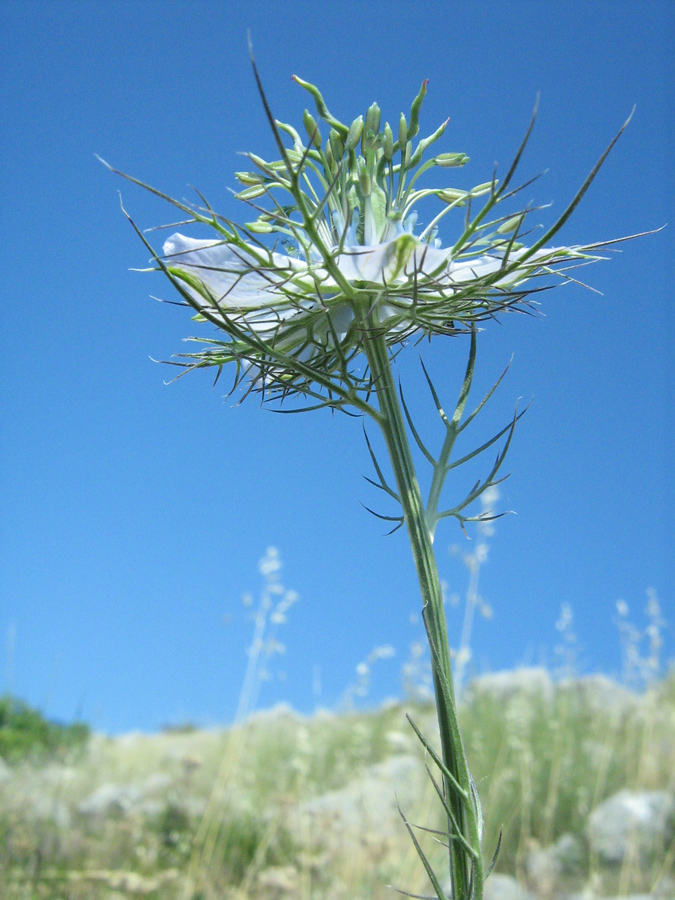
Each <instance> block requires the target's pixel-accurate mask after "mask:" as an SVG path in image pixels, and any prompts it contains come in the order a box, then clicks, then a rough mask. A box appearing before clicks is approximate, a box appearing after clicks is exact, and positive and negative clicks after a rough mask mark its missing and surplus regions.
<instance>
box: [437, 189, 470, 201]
mask: <svg viewBox="0 0 675 900" xmlns="http://www.w3.org/2000/svg"><path fill="white" fill-rule="evenodd" d="M436 196H437V197H438V199H439V200H442V201H443V202H444V203H457V201H458V200H465V199H466V198H467V197H468V196H469V195H468V193H467V192H466V191H462V190H459V189H458V188H445V189H444V190H442V191H439V192H438V194H437V195H436ZM462 205H463V204H462Z"/></svg>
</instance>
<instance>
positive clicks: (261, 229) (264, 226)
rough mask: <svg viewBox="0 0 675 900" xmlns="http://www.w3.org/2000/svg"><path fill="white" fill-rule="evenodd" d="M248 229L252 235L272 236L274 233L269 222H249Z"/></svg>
mask: <svg viewBox="0 0 675 900" xmlns="http://www.w3.org/2000/svg"><path fill="white" fill-rule="evenodd" d="M246 228H248V230H249V231H250V232H251V233H252V234H272V232H273V231H274V228H272V226H271V225H270V223H269V222H261V221H260V220H257V221H256V222H247V223H246Z"/></svg>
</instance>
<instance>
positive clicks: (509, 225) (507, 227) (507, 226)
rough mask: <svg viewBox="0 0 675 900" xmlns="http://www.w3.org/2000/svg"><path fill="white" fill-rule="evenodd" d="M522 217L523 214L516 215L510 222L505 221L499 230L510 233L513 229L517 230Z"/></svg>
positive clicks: (499, 231) (502, 232)
mask: <svg viewBox="0 0 675 900" xmlns="http://www.w3.org/2000/svg"><path fill="white" fill-rule="evenodd" d="M522 218H523V217H522V216H514V217H513V218H512V219H509V220H508V222H504V224H503V225H500V226H499V228H498V229H497V232H498V233H499V234H508V233H509V232H511V231H515V230H516V228H517V227H518V226H519V225H520V223H521V221H522Z"/></svg>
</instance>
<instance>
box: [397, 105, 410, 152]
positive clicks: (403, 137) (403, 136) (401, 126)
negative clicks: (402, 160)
mask: <svg viewBox="0 0 675 900" xmlns="http://www.w3.org/2000/svg"><path fill="white" fill-rule="evenodd" d="M398 143H399V146H400V148H401V152H403V151H405V145H406V144H407V143H408V123H407V122H406V119H405V116H404V115H403V113H401V118H400V119H399V120H398Z"/></svg>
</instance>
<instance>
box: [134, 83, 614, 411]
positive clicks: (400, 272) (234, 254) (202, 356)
mask: <svg viewBox="0 0 675 900" xmlns="http://www.w3.org/2000/svg"><path fill="white" fill-rule="evenodd" d="M295 80H296V81H297V82H298V84H300V85H301V86H302V87H303V88H305V89H306V90H307V91H309V93H310V94H311V95H312V97H313V98H314V100H315V102H316V108H317V112H318V115H319V118H320V119H321V120H322V122H323V123H324V124H327V125H328V127H329V133H328V136H327V138H325V139H324V138H323V137H322V135H321V133H320V129H319V125H317V122H316V120H315V119H314V117H313V116H312V115H311V114H310V113H309V112H308V111H307V110H305V114H304V116H303V122H304V125H305V128H306V130H307V137H308V139H307V140H303V139H302V138H301V136H300V134H299V133H298V132H297V131H296V130H295V129H294V128H293V127H292V126H291V125H287V124H284V123H281V122H277V121H276V120H274V119H272V117H271V114H270V113H269V107H268V105H267V101H266V98H265V97H264V95H263V100H264V104H265V109H266V112H267V113H268V116H269V119H270V124H271V125H272V128H273V132H274V136H275V139H276V141H277V146H278V148H279V151H280V156H281V158H280V159H278V160H276V161H272V162H268V161H266V160H264V159H262V158H261V157H259V156H257V155H255V154H253V153H248V154H246V155H247V157H248V159H249V160H250V162H251V163H252V164H253V168H254V171H248V172H237V173H235V175H236V177H237V179H238V180H239V181H240V183H241V184H242V185H243V189H242V190H241V191H240V192H239V193H237V194H235V197H236V198H238V199H239V200H241V201H243V202H244V203H246V204H247V205H248V206H249V207H250V208H252V209H254V210H255V211H256V212H257V214H258V216H257V218H256V219H255V220H254V221H252V222H249V223H247V224H246V225H244V226H240V225H235V224H234V223H233V222H231V221H230V220H228V219H225V218H223V217H221V216H219V215H217V214H216V213H214V212H213V210H212V209H211V207H210V206H206V207H204V206H187V205H185V204H183V203H179V202H178V201H173V200H170V198H165V199H169V200H170V202H172V203H173V204H174V205H176V206H178V207H179V208H180V209H181V210H183V211H186V212H189V213H190V215H191V221H192V222H194V223H200V224H202V225H208V226H210V227H211V229H212V230H213V231H215V236H214V237H213V238H211V239H199V238H194V237H189V236H185V235H183V234H180V233H176V234H173V235H172V236H171V237H170V238H169V239H168V240H167V241H166V242H165V243H164V247H163V255H162V256H158V255H155V260H156V262H157V264H158V267H159V268H160V269H162V270H163V271H164V272H165V274H167V275H168V276H169V278H170V279H171V281H172V282H173V284H174V285H175V286H176V287H177V288H178V290H179V291H180V293H181V294H182V297H183V299H184V301H185V303H186V304H188V305H190V306H192V307H193V309H194V310H195V313H196V315H195V317H194V318H195V319H196V320H197V321H208V322H211V323H212V324H213V325H215V326H216V327H217V328H218V329H219V330H220V332H221V336H220V337H217V338H214V339H205V338H194V339H192V340H197V341H198V342H200V343H201V344H207V345H209V346H207V347H206V348H205V349H203V348H202V349H200V350H199V351H198V352H196V353H187V354H181V355H180V356H181V357H182V360H183V361H182V362H177V363H176V364H177V365H183V366H186V367H187V368H189V369H192V368H202V367H205V366H216V367H217V368H218V371H219V372H220V370H221V369H222V366H223V365H224V364H225V363H229V362H235V363H236V364H237V377H236V379H235V381H238V379H239V377H240V373H242V372H248V373H249V375H251V376H252V378H253V381H254V382H255V386H256V387H258V388H261V389H262V390H263V391H267V392H269V391H270V389H271V390H272V392H274V391H276V392H277V393H279V392H281V395H282V396H286V395H287V394H289V393H302V394H306V395H307V394H309V395H312V396H316V397H318V396H321V397H323V398H324V399H325V398H326V394H327V393H328V396H329V401H328V403H329V405H332V400H330V397H331V396H332V392H333V391H337V393H338V394H341V396H342V399H344V397H345V392H346V393H348V394H350V396H351V398H352V399H353V396H354V392H356V393H358V392H364V393H368V392H369V391H370V390H371V389H372V385H371V384H370V381H369V378H368V375H367V367H365V369H364V364H363V361H358V359H359V357H360V356H361V354H362V353H363V351H364V347H365V343H364V342H366V341H367V340H368V339H369V337H370V335H372V333H373V331H375V330H376V331H378V332H379V333H381V334H384V337H385V341H386V343H387V345H388V346H390V347H392V346H394V345H397V344H401V343H403V342H404V341H405V340H406V339H408V338H409V337H411V336H413V335H415V336H429V337H431V336H433V335H453V334H457V333H460V332H466V331H468V330H470V329H471V328H473V327H474V325H475V323H476V322H480V321H482V320H485V319H489V318H494V317H495V316H496V315H498V314H499V313H501V312H503V311H506V310H509V309H528V308H531V307H532V305H533V302H534V301H533V295H535V294H536V293H538V292H539V291H540V290H542V289H544V288H545V287H547V286H549V285H543V286H541V287H539V286H537V287H535V286H533V284H532V281H533V279H535V278H538V277H540V276H547V275H551V274H555V273H556V272H557V273H558V274H559V275H561V276H562V278H563V280H570V276H568V275H567V274H566V273H565V270H566V268H567V267H568V266H569V267H571V266H576V265H578V264H580V263H583V262H588V261H593V260H594V259H596V258H597V257H595V256H593V255H592V254H591V253H590V252H589V251H590V250H592V249H595V247H596V246H600V245H593V246H592V247H557V248H547V247H546V246H545V245H546V243H547V241H548V239H549V238H550V237H552V236H553V235H554V234H555V233H556V231H557V230H558V229H559V227H561V224H562V223H563V222H564V221H565V220H566V218H567V216H568V215H569V213H570V212H571V209H572V208H573V207H574V205H576V203H577V202H578V199H579V197H580V196H581V194H582V193H583V192H584V191H585V189H586V187H587V185H588V183H590V182H587V184H585V185H584V187H583V188H582V190H581V191H580V193H579V194H578V195H577V197H576V198H575V200H574V201H573V204H572V205H571V206H570V207H568V210H567V211H566V212H565V213H564V214H563V216H561V218H560V219H559V220H558V222H557V223H556V225H554V226H553V228H551V229H549V230H548V232H546V233H545V234H544V235H543V236H542V237H541V238H540V239H539V240H537V241H534V242H533V244H532V245H531V246H530V247H529V248H528V247H527V246H525V245H523V244H522V243H521V242H520V241H519V240H518V238H519V237H520V236H522V235H523V233H524V223H525V220H526V218H527V216H528V215H529V214H530V212H531V211H532V210H531V209H530V208H529V207H526V208H525V209H522V210H520V211H519V212H516V213H515V214H514V213H513V212H511V213H509V214H508V215H501V214H499V211H498V209H497V207H498V205H499V204H500V203H501V202H503V201H504V200H506V199H508V198H511V197H513V196H514V195H515V194H517V193H518V191H519V190H520V188H517V189H515V190H514V189H510V190H509V185H510V181H511V179H512V176H513V173H514V171H515V164H514V165H513V166H512V167H511V169H510V170H509V172H508V173H507V175H506V177H505V178H504V179H503V181H502V182H501V183H500V182H499V181H498V180H497V179H496V178H493V179H492V181H490V182H486V183H483V184H479V185H477V186H476V187H474V188H472V189H470V190H464V189H459V188H457V187H454V186H448V185H447V184H446V185H444V186H442V187H431V188H423V189H420V188H419V187H417V182H418V179H419V178H420V176H422V175H423V174H425V173H426V172H428V171H429V170H430V169H433V168H437V169H440V171H441V172H444V173H445V172H446V170H447V169H448V168H453V169H454V168H457V167H459V166H463V165H465V164H466V162H468V159H469V158H468V157H467V156H466V155H465V154H463V153H441V154H438V155H437V156H434V157H432V158H430V159H427V160H426V161H423V160H424V155H425V153H426V152H427V151H428V149H429V147H430V146H431V145H432V144H433V143H434V142H435V141H436V140H438V138H439V137H440V136H441V135H442V134H443V132H444V131H445V128H446V126H447V120H446V121H445V122H443V123H442V124H441V126H440V127H439V128H438V129H437V130H436V131H435V132H434V133H433V134H431V135H430V136H429V137H427V138H423V139H421V140H420V141H419V142H418V143H417V145H416V146H415V147H414V148H413V140H414V138H415V137H416V136H417V134H418V131H419V124H418V120H419V111H420V107H421V105H422V101H423V99H424V96H425V94H426V82H424V83H423V85H422V88H421V89H420V92H419V94H418V96H417V97H416V98H415V100H414V101H413V104H412V107H411V112H410V117H409V121H408V120H407V119H406V117H405V116H403V115H402V116H401V119H400V121H399V124H398V128H397V134H398V140H397V141H394V139H393V137H394V129H392V128H391V126H390V125H389V123H385V125H384V128H383V129H382V130H380V118H381V116H380V110H379V107H378V106H377V104H373V105H372V106H371V107H370V108H369V109H368V111H367V113H366V116H365V119H364V117H362V116H360V117H359V118H357V119H355V120H354V122H352V124H351V126H347V125H345V124H343V123H341V122H340V121H339V120H337V119H336V118H335V117H334V116H332V115H331V113H330V112H329V111H328V108H327V107H326V104H325V101H324V100H323V97H322V96H321V94H320V93H319V91H318V89H317V88H316V87H314V86H313V85H310V84H308V83H306V82H303V81H301V80H300V79H298V78H296V79H295ZM284 135H285V136H288V137H289V138H290V140H291V142H292V146H288V142H287V141H285V138H284ZM528 135H529V132H528ZM526 140H527V136H526ZM359 145H360V147H359ZM523 146H524V144H523ZM359 150H360V152H359ZM521 153H522V147H521V150H520V151H519V153H518V156H517V158H516V161H517V160H518V159H519V158H520V154H521ZM596 168H597V167H596ZM594 171H595V170H594ZM593 174H594V173H592V175H593ZM132 180H134V179H132ZM146 187H147V186H146ZM151 190H152V189H151ZM155 193H158V192H155ZM161 196H164V195H161ZM428 198H434V199H436V200H437V201H439V202H440V204H441V209H440V211H439V212H438V213H437V214H436V215H435V216H434V217H433V218H432V219H431V221H430V222H429V223H428V224H427V225H426V227H424V228H423V229H421V230H419V232H418V233H417V234H416V233H415V226H416V224H417V218H418V214H417V212H416V209H415V208H416V206H417V205H418V204H419V203H420V202H421V201H422V200H427V199H428ZM480 198H483V200H482V201H480ZM478 201H480V202H482V203H483V205H482V207H481V208H480V209H479V210H478V211H477V212H476V213H475V214H474V215H473V217H472V216H471V212H472V209H475V208H476V203H477V202H478ZM261 202H264V203H265V204H266V205H265V206H261V205H259V204H260V203H261ZM460 208H464V209H465V210H466V216H465V217H464V223H463V227H462V230H461V233H460V234H459V235H458V237H457V239H456V240H455V242H454V244H453V245H452V246H449V247H446V248H442V247H441V242H440V240H439V238H438V237H437V234H438V228H439V225H440V224H441V222H442V220H443V219H444V217H445V216H446V215H447V214H448V213H451V212H453V211H454V210H456V209H460ZM266 240H270V241H271V240H273V241H274V243H273V244H272V245H271V246H270V245H269V244H268V243H266ZM146 244H147V241H146ZM147 246H150V245H149V244H147ZM363 371H366V374H365V375H362V374H360V373H361V372H363ZM317 386H318V387H317Z"/></svg>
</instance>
